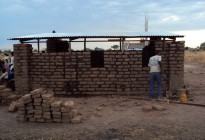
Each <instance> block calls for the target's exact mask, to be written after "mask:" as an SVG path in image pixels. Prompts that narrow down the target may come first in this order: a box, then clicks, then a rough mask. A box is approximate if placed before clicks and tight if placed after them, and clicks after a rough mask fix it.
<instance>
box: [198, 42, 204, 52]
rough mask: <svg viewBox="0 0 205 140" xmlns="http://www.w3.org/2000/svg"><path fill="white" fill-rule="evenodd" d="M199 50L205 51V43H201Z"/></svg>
mask: <svg viewBox="0 0 205 140" xmlns="http://www.w3.org/2000/svg"><path fill="white" fill-rule="evenodd" d="M199 48H200V49H202V50H205V42H203V43H201V45H200V47H199Z"/></svg>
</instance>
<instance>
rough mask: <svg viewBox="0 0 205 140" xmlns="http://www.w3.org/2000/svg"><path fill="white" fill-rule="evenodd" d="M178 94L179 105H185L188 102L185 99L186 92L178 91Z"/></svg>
mask: <svg viewBox="0 0 205 140" xmlns="http://www.w3.org/2000/svg"><path fill="white" fill-rule="evenodd" d="M179 92H180V93H179V94H180V96H179V98H180V102H181V103H187V101H188V99H187V94H186V90H185V89H184V90H180V91H179Z"/></svg>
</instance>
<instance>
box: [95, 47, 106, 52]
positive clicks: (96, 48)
mask: <svg viewBox="0 0 205 140" xmlns="http://www.w3.org/2000/svg"><path fill="white" fill-rule="evenodd" d="M94 50H95V51H104V49H103V48H98V47H95V49H94Z"/></svg>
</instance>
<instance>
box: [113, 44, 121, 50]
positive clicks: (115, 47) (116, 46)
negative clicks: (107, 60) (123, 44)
mask: <svg viewBox="0 0 205 140" xmlns="http://www.w3.org/2000/svg"><path fill="white" fill-rule="evenodd" d="M111 48H112V49H114V50H116V49H117V48H119V45H113V46H111Z"/></svg>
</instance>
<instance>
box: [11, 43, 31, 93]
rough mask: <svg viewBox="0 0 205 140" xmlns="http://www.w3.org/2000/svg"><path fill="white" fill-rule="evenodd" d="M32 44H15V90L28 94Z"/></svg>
mask: <svg viewBox="0 0 205 140" xmlns="http://www.w3.org/2000/svg"><path fill="white" fill-rule="evenodd" d="M31 54H32V45H30V44H14V64H15V68H14V77H15V88H16V89H15V90H16V93H18V94H27V93H28V92H29V91H30V73H29V67H30V56H31Z"/></svg>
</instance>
